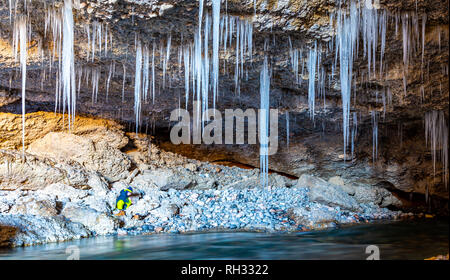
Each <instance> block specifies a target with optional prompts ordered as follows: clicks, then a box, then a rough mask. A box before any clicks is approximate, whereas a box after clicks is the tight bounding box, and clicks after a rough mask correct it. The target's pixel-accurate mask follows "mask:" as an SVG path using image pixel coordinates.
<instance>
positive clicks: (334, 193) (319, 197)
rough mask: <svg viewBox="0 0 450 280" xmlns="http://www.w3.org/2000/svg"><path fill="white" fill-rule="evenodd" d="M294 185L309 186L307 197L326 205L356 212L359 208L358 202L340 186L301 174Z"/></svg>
mask: <svg viewBox="0 0 450 280" xmlns="http://www.w3.org/2000/svg"><path fill="white" fill-rule="evenodd" d="M296 187H307V188H309V199H310V200H311V201H315V202H318V203H321V204H324V205H328V206H332V207H335V206H339V207H340V208H341V209H345V210H350V211H354V212H357V211H359V210H360V207H359V205H358V202H357V201H356V200H355V199H354V198H353V197H351V196H350V195H348V194H347V193H346V192H345V191H344V190H343V188H342V186H339V185H334V184H331V183H328V182H327V181H325V180H323V179H321V178H318V177H315V176H311V175H306V174H303V175H302V176H300V178H299V179H298V181H297V185H296Z"/></svg>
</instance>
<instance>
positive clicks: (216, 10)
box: [212, 0, 220, 108]
mask: <svg viewBox="0 0 450 280" xmlns="http://www.w3.org/2000/svg"><path fill="white" fill-rule="evenodd" d="M212 18H213V29H212V30H213V57H212V63H213V82H212V83H213V84H212V85H213V108H216V98H217V95H218V93H217V92H218V88H219V38H220V34H219V32H220V29H219V24H220V0H213V1H212Z"/></svg>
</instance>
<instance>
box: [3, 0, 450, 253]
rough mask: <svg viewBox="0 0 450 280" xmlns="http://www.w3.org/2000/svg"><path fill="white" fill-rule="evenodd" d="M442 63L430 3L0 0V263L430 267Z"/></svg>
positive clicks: (444, 217) (444, 166) (444, 163)
mask: <svg viewBox="0 0 450 280" xmlns="http://www.w3.org/2000/svg"><path fill="white" fill-rule="evenodd" d="M448 58H449V21H448V1H447V0H445V1H439V0H429V1H427V0H404V1H393V0H312V1H302V0H240V1H235V0H195V1H194V0H139V1H138V0H8V1H6V0H0V135H1V137H0V259H2V258H39V257H40V256H38V255H34V254H33V253H31V252H32V251H29V252H28V251H26V250H25V249H24V251H14V248H21V247H24V248H28V247H29V248H40V247H39V246H41V247H42V248H46V247H45V246H48V244H47V243H55V244H56V245H55V246H56V247H55V248H56V249H55V250H57V249H58V250H61V248H66V247H67V245H65V244H68V243H67V242H75V243H74V244H77V246H79V247H80V248H81V250H83V248H85V247H88V246H96V244H97V243H95V242H101V241H95V240H101V239H98V238H100V237H104V236H106V237H107V238H111V239H108V240H110V241H109V242H111V244H113V243H114V242H116V241H117V240H116V238H119V237H120V238H125V239H124V240H125V241H123V242H128V243H127V244H140V245H142V246H144V247H145V246H148V250H149V251H152V250H153V251H152V252H154V250H160V251H161V252H164V250H170V249H167V248H163V247H157V246H162V245H160V244H158V242H159V241H160V240H161V239H158V238H166V237H161V236H165V235H168V236H172V234H173V235H175V236H177V237H176V238H179V239H177V241H174V242H180V243H183V244H188V243H189V242H198V244H197V245H198V246H199V247H200V246H203V247H205V248H208V246H213V242H214V238H225V240H228V242H229V243H230V244H233V242H238V243H239V242H241V243H242V244H249V245H248V246H249V248H246V247H245V245H243V248H242V250H243V251H245V250H247V251H246V252H247V253H245V254H244V253H243V254H242V255H239V254H236V253H235V252H234V251H231V250H230V251H227V248H225V247H226V246H225V247H224V248H223V252H222V251H221V253H217V255H215V254H212V255H210V254H211V252H210V251H208V250H207V249H205V251H199V252H197V253H198V254H199V255H195V254H194V253H193V255H189V254H188V253H187V252H181V251H176V252H174V253H173V254H174V255H173V256H171V257H173V258H175V259H176V258H181V259H186V258H187V259H191V258H193V259H198V258H208V259H210V258H215V257H217V256H219V255H220V254H223V255H220V257H223V258H229V259H230V258H231V259H233V258H244V259H255V258H256V259H259V258H269V259H271V258H279V257H280V255H283V254H282V253H280V252H283V251H277V252H278V255H277V254H273V255H271V254H269V253H268V254H267V255H265V254H262V253H253V252H254V251H258V250H256V249H257V245H252V244H253V243H252V242H253V241H254V240H255V239H258V238H261V237H260V236H259V235H258V234H261V233H264V234H269V236H272V237H270V238H269V237H268V238H266V239H264V240H263V241H261V242H267V246H271V244H274V243H276V242H279V243H280V244H284V245H283V246H286V247H289V246H288V245H287V244H288V243H292V244H297V245H299V246H304V247H305V251H302V252H294V251H291V250H289V249H288V248H286V249H285V250H286V254H285V255H283V257H284V258H286V257H287V258H293V259H311V258H312V259H336V258H340V257H342V256H346V257H347V258H350V259H366V258H369V257H370V256H368V254H366V253H365V251H364V250H366V247H367V242H368V241H367V239H365V238H368V237H367V236H366V234H367V232H372V234H373V236H372V237H373V238H372V239H373V240H375V241H376V242H379V243H380V245H379V247H380V251H381V256H382V258H383V257H384V258H386V259H421V260H423V259H430V258H431V259H447V260H448V214H449V213H448V200H449V192H448V190H449V173H448V171H449V166H448V124H449V109H448V108H449V107H448V106H449V78H448V77H449V75H448V68H449V61H448ZM119 202H120V203H119ZM119 205H120V206H119ZM38 229H39V230H38ZM405 232H414V234H413V235H412V236H408V234H405ZM200 233H201V234H202V235H200ZM208 234H211V235H208ZM214 234H215V235H214ZM221 234H222V235H223V236H222V235H221ZM246 234H248V235H246ZM279 234H281V235H279ZM305 234H306V235H305ZM391 234H394V236H391ZM197 235H198V236H202V237H201V238H204V240H203V239H202V240H197V239H195V236H197ZM303 235H305V236H307V237H305V238H311V240H312V239H314V240H317V241H318V242H321V241H323V240H325V239H326V240H332V241H333V242H336V244H337V243H339V242H341V243H344V244H351V243H352V241H351V240H350V239H349V238H350V237H349V236H355V238H356V241H355V242H357V243H358V246H359V247H358V246H357V247H358V248H354V247H352V246H348V247H345V246H344V248H342V250H343V253H342V255H339V256H338V255H332V254H331V253H327V250H328V249H329V248H325V249H324V250H323V251H320V252H316V251H314V250H313V249H312V248H310V247H308V246H309V245H308V244H307V243H304V242H306V241H305V238H303V237H302V236H303ZM388 235H389V237H387V236H388ZM208 236H209V237H208ZM432 236H433V238H431V237H432ZM88 237H89V238H88ZM428 237H429V238H428ZM271 238H273V239H271ZM395 238H398V239H395ZM419 238H422V239H423V240H424V241H423V243H418V242H414V241H412V240H413V239H419ZM88 240H92V241H88ZM77 242H78V243H77ZM89 242H93V243H89ZM133 242H134V243H133ZM164 242H165V241H164ZM202 242H204V243H202ZM390 242H392V243H395V242H403V244H404V246H403V247H401V248H400V247H399V248H394V249H393V248H391V247H389V246H388V245H389V244H390ZM227 244H228V243H227ZM277 244H278V243H277ZM381 244H383V245H381ZM111 246H115V245H111ZM130 246H132V245H130ZM167 246H169V247H170V246H171V244H167ZM250 246H256V247H255V248H251V247H250ZM261 246H263V245H261ZM292 246H294V245H292ZM383 246H385V247H383ZM377 248H378V247H377ZM43 250H44V249H43ZM189 250H190V249H189V247H186V251H189ZM280 250H284V249H280ZM308 250H311V251H308ZM355 250H356V251H357V252H355ZM358 250H359V251H358ZM146 252H147V251H145V250H143V251H142V252H141V253H142V255H134V256H131V258H134V257H135V258H147V257H148V258H158V256H160V257H163V256H166V255H157V254H156V255H150V254H148V253H146ZM168 252H169V251H168ZM407 252H408V253H407ZM412 252H414V253H412ZM177 254H178V255H177ZM41 257H42V256H41ZM47 257H48V258H59V257H61V255H58V254H57V253H56V251H55V254H51V253H50V254H49V255H48V256H47ZM64 257H67V256H64ZM101 257H102V256H101V255H99V254H97V255H95V254H92V255H89V256H88V258H101Z"/></svg>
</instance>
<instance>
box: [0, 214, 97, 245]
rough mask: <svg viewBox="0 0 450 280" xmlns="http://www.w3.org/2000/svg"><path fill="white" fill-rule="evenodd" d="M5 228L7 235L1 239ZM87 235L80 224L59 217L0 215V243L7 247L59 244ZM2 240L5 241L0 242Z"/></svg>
mask: <svg viewBox="0 0 450 280" xmlns="http://www.w3.org/2000/svg"><path fill="white" fill-rule="evenodd" d="M5 228H6V233H7V234H8V235H7V236H6V237H5V236H3V237H2V233H4V232H5ZM89 235H90V234H89V232H88V231H87V230H86V229H85V228H84V227H83V226H82V225H81V224H78V223H71V222H69V221H67V220H66V219H64V217H61V216H56V217H41V216H35V215H0V243H3V244H5V245H7V246H26V245H35V244H41V243H47V242H61V241H66V240H71V239H80V238H83V237H88V236H89ZM2 239H3V240H4V239H7V241H6V242H5V241H3V242H1V240H2Z"/></svg>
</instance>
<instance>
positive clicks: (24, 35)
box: [9, 0, 76, 151]
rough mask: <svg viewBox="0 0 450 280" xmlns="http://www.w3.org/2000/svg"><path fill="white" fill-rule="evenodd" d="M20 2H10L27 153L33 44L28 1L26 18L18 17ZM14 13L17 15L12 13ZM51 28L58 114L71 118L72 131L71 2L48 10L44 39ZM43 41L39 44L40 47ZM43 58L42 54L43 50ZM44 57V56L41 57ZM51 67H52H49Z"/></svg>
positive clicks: (73, 71)
mask: <svg viewBox="0 0 450 280" xmlns="http://www.w3.org/2000/svg"><path fill="white" fill-rule="evenodd" d="M18 2H19V1H12V0H10V1H9V5H10V18H11V20H14V24H13V52H14V57H15V58H16V60H17V54H18V52H20V68H21V72H22V149H23V151H24V150H25V92H26V75H27V72H26V70H27V67H26V65H27V52H28V49H27V48H28V42H30V41H31V39H30V36H31V28H30V25H29V22H30V20H29V10H27V0H24V2H23V10H24V11H27V13H26V14H27V15H24V14H17V10H18V9H17V5H18ZM13 10H14V12H13ZM48 26H50V27H51V31H52V38H53V45H52V46H53V50H52V55H51V59H52V62H53V60H54V59H55V56H57V57H58V59H59V62H58V74H57V84H58V86H57V92H56V100H55V111H56V110H57V109H58V108H59V109H60V110H61V109H62V112H63V113H66V112H67V114H68V116H69V121H68V123H69V129H70V125H71V123H73V121H74V119H75V109H76V108H75V106H76V95H75V66H74V49H73V41H74V23H73V14H72V1H71V0H65V1H64V4H63V5H62V6H61V7H60V8H58V9H56V8H51V9H49V13H48V14H47V16H46V22H45V35H47V32H48V31H49V30H48ZM41 45H42V41H40V46H41ZM40 52H41V54H42V53H43V52H42V50H40ZM41 57H43V55H41ZM50 64H52V63H50Z"/></svg>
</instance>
